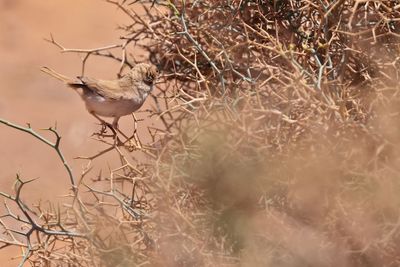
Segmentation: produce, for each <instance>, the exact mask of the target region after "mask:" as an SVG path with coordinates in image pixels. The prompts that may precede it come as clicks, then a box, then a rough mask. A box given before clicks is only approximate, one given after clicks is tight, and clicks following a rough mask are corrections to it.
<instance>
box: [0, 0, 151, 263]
mask: <svg viewBox="0 0 400 267" xmlns="http://www.w3.org/2000/svg"><path fill="white" fill-rule="evenodd" d="M124 21H125V22H126V21H127V18H126V16H124V14H123V13H122V12H120V11H118V10H117V9H116V8H115V6H112V5H110V4H108V3H106V2H105V1H99V0H85V1H77V0H52V1H36V0H2V1H0V59H1V61H0V62H1V64H0V82H1V86H0V94H1V97H0V117H1V118H3V119H7V120H9V121H12V122H15V123H18V124H25V123H28V122H29V123H31V125H32V127H33V128H35V129H37V130H38V131H40V130H39V129H40V128H47V127H49V126H52V125H54V124H55V123H57V128H58V131H59V132H60V134H61V135H62V137H63V138H62V149H63V151H64V154H65V156H66V158H67V160H68V162H69V163H70V164H71V165H72V167H73V170H74V173H75V175H79V173H80V171H81V167H82V166H83V165H84V164H85V162H84V161H79V160H74V159H73V158H74V157H76V156H85V155H86V156H87V155H91V154H93V153H95V152H96V151H99V150H100V149H101V147H100V146H99V144H98V143H96V142H94V141H91V140H90V138H89V136H90V135H91V133H93V131H96V130H98V129H99V126H98V125H97V124H96V123H97V122H96V121H95V120H94V118H92V117H91V116H90V115H89V114H88V113H87V112H86V110H85V107H84V105H83V103H82V102H81V100H80V98H79V96H78V95H77V94H76V93H74V92H73V91H72V90H71V89H67V88H65V86H63V85H62V84H61V83H60V82H59V81H57V80H55V79H53V78H51V77H49V76H46V75H45V74H43V73H41V72H40V71H39V68H40V66H49V67H52V68H54V69H56V70H57V71H59V72H61V73H64V74H67V75H71V76H74V75H79V73H80V66H81V61H80V58H79V56H77V55H76V54H67V53H64V54H61V53H60V51H59V50H58V49H57V48H56V47H55V46H53V45H51V44H49V43H47V42H45V41H44V38H46V37H49V35H50V33H52V34H53V35H54V37H55V38H56V40H57V41H59V42H60V43H62V44H63V45H65V46H66V47H70V48H94V47H100V46H105V45H109V44H113V43H118V42H119V35H120V34H121V32H119V31H117V30H116V28H117V26H118V24H123V23H124ZM118 67H119V66H118V64H116V63H113V62H112V61H111V60H109V59H99V60H97V59H90V60H89V62H88V65H87V71H86V74H87V75H91V76H96V77H102V78H115V74H116V72H117V71H118ZM142 116H144V115H142ZM121 123H122V126H123V127H125V129H129V127H131V120H130V119H129V118H124V119H122V122H121ZM146 124H147V123H146ZM40 132H41V133H43V134H46V133H45V132H44V131H40ZM48 136H51V135H48ZM106 160H107V158H105V159H101V161H106ZM101 161H100V160H99V162H97V163H95V164H96V165H102V164H101ZM103 165H105V164H103ZM111 167H113V166H111ZM16 173H19V174H20V175H21V177H22V178H23V179H32V178H39V179H38V180H37V181H35V182H34V183H32V184H30V185H29V186H27V188H26V189H25V193H24V195H25V196H26V199H28V200H29V201H28V202H29V203H34V201H37V200H39V199H42V200H52V201H59V200H62V199H61V198H60V195H62V194H65V193H66V192H68V188H69V184H68V177H67V175H66V172H65V169H64V168H63V166H62V164H61V163H60V161H59V160H58V159H57V155H56V154H55V152H54V151H53V150H52V149H50V148H49V147H47V146H46V145H44V144H42V143H40V142H39V141H38V140H36V139H34V138H33V137H31V136H29V135H27V134H24V133H20V132H18V131H16V130H14V129H10V128H8V127H6V126H4V125H0V191H6V192H12V190H11V188H12V184H13V182H14V178H15V176H16ZM95 174H96V173H95V172H93V175H95ZM89 178H90V177H89ZM17 255H19V251H18V250H12V249H3V250H0V265H1V266H16V261H10V260H9V259H10V258H11V257H12V256H17Z"/></svg>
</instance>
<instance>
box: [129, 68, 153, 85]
mask: <svg viewBox="0 0 400 267" xmlns="http://www.w3.org/2000/svg"><path fill="white" fill-rule="evenodd" d="M132 71H133V72H137V73H139V74H140V76H141V78H142V79H143V81H144V82H145V83H146V84H148V85H153V82H154V80H156V79H157V76H158V74H159V71H158V69H157V67H156V66H154V65H149V64H146V63H139V64H136V65H135V67H133V69H132Z"/></svg>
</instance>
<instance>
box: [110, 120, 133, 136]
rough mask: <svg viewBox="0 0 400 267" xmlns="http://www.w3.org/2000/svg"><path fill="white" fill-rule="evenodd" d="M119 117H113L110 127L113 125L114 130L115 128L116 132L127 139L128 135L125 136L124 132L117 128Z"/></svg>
mask: <svg viewBox="0 0 400 267" xmlns="http://www.w3.org/2000/svg"><path fill="white" fill-rule="evenodd" d="M119 118H120V117H115V118H114V120H113V123H112V127H114V130H116V131H117V132H119V133H120V134H121V135H122V136H123V137H125V138H126V140H129V137H128V136H126V134H124V133H123V132H122V131H121V130H120V129H119V128H118V120H119Z"/></svg>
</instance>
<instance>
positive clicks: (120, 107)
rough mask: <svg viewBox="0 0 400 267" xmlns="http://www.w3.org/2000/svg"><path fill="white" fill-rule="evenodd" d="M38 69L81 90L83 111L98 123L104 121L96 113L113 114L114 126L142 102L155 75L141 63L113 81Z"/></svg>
mask: <svg viewBox="0 0 400 267" xmlns="http://www.w3.org/2000/svg"><path fill="white" fill-rule="evenodd" d="M41 70H42V71H43V72H45V73H47V74H49V75H51V76H53V77H55V78H57V79H59V80H61V81H63V82H64V83H65V84H66V85H68V86H70V87H72V88H75V89H81V90H77V92H78V93H79V95H80V96H81V97H82V99H83V100H84V101H85V104H86V108H87V110H88V111H89V112H90V113H91V114H92V115H93V116H95V117H96V118H97V119H99V120H101V121H102V122H104V121H103V120H102V119H100V118H99V117H98V115H99V116H104V117H114V121H113V126H114V127H115V128H116V127H117V124H118V120H119V118H120V117H122V116H125V115H128V114H131V113H132V112H134V111H136V110H138V109H139V108H140V107H141V106H142V105H143V103H144V101H145V100H146V98H147V96H148V95H149V94H150V92H151V90H152V89H153V83H154V81H155V79H156V78H157V75H158V70H157V68H156V67H155V66H151V65H149V64H145V63H140V64H137V65H135V67H133V68H132V69H131V70H130V71H129V72H128V73H127V74H125V75H124V76H123V77H121V78H120V79H117V80H101V79H96V78H90V77H85V76H83V77H77V78H76V79H72V78H69V77H67V76H65V75H62V74H60V73H57V72H56V71H54V70H52V69H50V68H47V67H43V68H41Z"/></svg>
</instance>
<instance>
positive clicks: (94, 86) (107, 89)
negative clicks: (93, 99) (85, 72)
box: [79, 77, 136, 99]
mask: <svg viewBox="0 0 400 267" xmlns="http://www.w3.org/2000/svg"><path fill="white" fill-rule="evenodd" d="M79 79H80V80H81V81H82V83H83V84H84V85H85V87H86V88H85V89H88V90H90V91H92V92H94V93H96V94H99V95H101V96H104V97H106V98H110V99H131V98H133V97H135V96H136V94H135V92H134V91H133V89H132V83H129V82H127V81H125V80H124V79H123V78H122V79H120V80H99V79H95V78H90V77H79Z"/></svg>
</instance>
